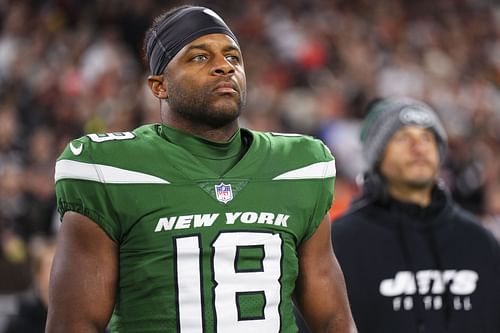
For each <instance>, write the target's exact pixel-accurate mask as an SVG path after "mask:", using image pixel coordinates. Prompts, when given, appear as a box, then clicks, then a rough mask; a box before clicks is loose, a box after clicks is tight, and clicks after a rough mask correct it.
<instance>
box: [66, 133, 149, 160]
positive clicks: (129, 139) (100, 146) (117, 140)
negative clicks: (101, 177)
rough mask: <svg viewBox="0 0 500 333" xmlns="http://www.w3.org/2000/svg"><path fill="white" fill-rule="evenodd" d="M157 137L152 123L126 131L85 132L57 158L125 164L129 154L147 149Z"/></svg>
mask: <svg viewBox="0 0 500 333" xmlns="http://www.w3.org/2000/svg"><path fill="white" fill-rule="evenodd" d="M157 137H158V136H157V135H156V132H155V127H154V125H145V126H142V127H139V128H137V129H135V130H133V131H126V132H110V133H92V134H87V135H84V136H82V137H80V138H77V139H74V140H72V141H71V142H69V143H68V144H67V145H66V147H65V149H64V151H63V152H62V153H61V155H60V156H59V158H58V160H74V161H79V162H88V163H107V164H110V163H111V164H114V163H119V164H122V163H125V164H127V163H126V161H127V160H130V159H131V157H132V156H131V154H132V155H134V154H136V153H141V152H142V153H144V152H145V151H148V150H149V149H148V147H151V144H152V143H153V142H154V141H155V140H156V139H157Z"/></svg>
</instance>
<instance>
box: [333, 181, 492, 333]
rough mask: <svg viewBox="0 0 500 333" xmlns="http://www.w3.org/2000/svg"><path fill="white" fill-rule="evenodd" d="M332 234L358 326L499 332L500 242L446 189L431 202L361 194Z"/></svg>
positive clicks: (416, 332) (389, 330) (366, 332)
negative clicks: (373, 198) (426, 204)
mask: <svg viewBox="0 0 500 333" xmlns="http://www.w3.org/2000/svg"><path fill="white" fill-rule="evenodd" d="M332 240H333V245H334V250H335V253H336V256H337V258H338V260H339V263H340V266H341V268H342V271H343V273H344V276H345V280H346V284H347V291H348V296H349V301H350V304H351V309H352V312H353V316H354V320H355V322H356V325H357V327H358V330H359V332H360V333H378V332H380V333H382V332H383V333H422V332H425V333H445V332H451V333H476V332H477V333H499V332H500V245H499V244H498V242H497V241H496V240H495V239H494V238H493V236H492V235H491V234H490V233H489V232H487V231H486V230H485V229H484V228H483V227H482V226H481V225H480V224H479V222H478V221H477V220H476V219H475V218H474V217H473V216H472V215H470V214H469V213H467V212H465V211H464V210H462V209H461V208H459V207H458V206H457V205H455V204H454V203H453V202H452V201H451V199H450V198H449V197H448V195H447V194H446V193H445V192H444V191H442V190H441V189H438V188H436V189H435V190H434V191H433V201H432V204H431V205H430V206H429V207H427V208H421V207H419V206H417V205H413V204H405V203H401V202H397V201H395V200H393V199H386V200H385V201H384V202H381V201H380V200H379V201H375V202H374V201H370V200H368V199H367V198H361V199H360V200H359V201H357V202H355V203H354V204H353V207H352V209H351V210H350V211H349V212H348V213H347V214H346V215H344V216H343V217H341V218H340V219H338V220H337V221H334V222H333V226H332Z"/></svg>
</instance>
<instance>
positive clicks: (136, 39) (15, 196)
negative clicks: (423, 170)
mask: <svg viewBox="0 0 500 333" xmlns="http://www.w3.org/2000/svg"><path fill="white" fill-rule="evenodd" d="M182 3H183V1H160V0H141V1H132V0H127V1H120V0H38V1H37V0H31V1H29V0H0V244H1V248H0V253H2V256H0V257H1V259H0V260H1V261H2V262H1V264H0V267H4V268H0V286H1V287H0V289H2V290H0V293H1V292H3V291H4V289H9V290H18V289H19V290H22V288H23V287H25V286H26V284H27V283H29V282H27V281H29V278H28V277H26V279H25V280H23V279H16V280H15V281H12V279H11V278H10V275H6V274H5V267H8V269H9V270H10V271H11V269H15V267H18V268H19V272H20V273H19V276H25V275H23V273H22V272H24V271H23V268H22V267H23V266H22V265H23V263H25V262H26V261H27V260H28V258H29V251H28V249H29V247H28V246H27V244H29V242H30V240H31V239H32V238H33V237H34V236H40V235H42V236H49V237H50V236H52V235H54V233H55V230H56V229H57V225H58V223H59V222H58V219H59V218H58V216H57V214H56V213H55V200H54V188H53V173H54V163H55V159H56V158H57V156H58V155H59V154H60V153H61V151H62V149H63V147H64V146H65V145H66V144H67V143H68V142H69V140H70V139H72V138H76V137H79V136H81V135H84V134H86V133H91V132H113V131H123V130H130V129H133V128H135V127H137V126H139V125H141V124H145V123H151V122H159V121H160V116H159V103H158V101H157V100H155V99H154V98H153V96H152V95H151V94H150V93H149V90H148V89H147V87H146V84H145V83H146V78H147V75H148V71H147V66H146V64H145V63H144V55H143V51H142V39H143V35H144V32H145V30H146V29H147V28H148V26H149V24H150V22H151V20H152V18H153V17H155V16H157V15H158V14H160V13H161V12H162V11H163V10H164V9H166V8H169V7H171V6H173V5H177V4H182ZM189 3H195V4H200V5H206V6H208V7H211V8H213V9H215V10H216V11H218V12H220V13H221V14H222V16H223V17H224V18H225V20H226V22H227V23H228V25H229V26H230V27H231V28H232V29H233V31H235V33H236V35H237V36H238V38H239V42H240V45H241V47H242V50H243V55H244V61H245V67H246V73H247V81H248V87H249V90H248V97H247V107H246V109H245V110H244V112H243V116H242V126H244V127H249V128H252V129H257V130H270V131H280V132H298V133H306V134H310V135H313V136H316V137H319V138H321V139H322V140H324V141H325V142H326V143H327V144H328V145H329V146H330V148H331V150H332V152H333V153H334V155H335V156H336V160H337V174H338V178H337V185H336V186H337V187H336V201H335V204H334V209H333V210H332V216H336V215H337V214H339V213H341V212H342V211H344V210H345V209H346V207H347V205H348V203H349V201H350V199H351V198H352V197H353V196H355V195H356V194H357V191H358V189H357V188H358V187H357V184H356V180H357V179H358V175H359V174H360V173H361V172H362V170H363V161H362V157H361V155H360V147H359V142H358V136H359V124H360V120H361V119H362V117H363V106H364V105H365V104H366V103H367V102H368V101H370V100H371V99H372V98H374V97H380V96H390V95H407V96H411V97H414V98H417V99H421V100H424V101H426V102H428V103H429V104H430V105H432V106H433V107H434V108H435V109H436V110H437V112H438V113H439V115H440V116H441V118H442V119H443V121H444V123H445V125H446V130H447V132H448V134H449V141H450V147H449V151H448V160H447V162H446V164H445V166H444V170H443V173H442V176H443V180H444V183H445V184H446V185H447V187H448V188H449V189H450V192H451V193H452V195H453V196H454V197H455V199H456V200H457V201H458V202H459V203H461V204H462V205H463V206H464V207H465V208H467V209H468V210H470V211H471V212H472V213H474V214H476V215H478V216H480V217H481V219H482V221H483V222H484V224H485V226H487V227H489V228H490V229H491V230H492V231H493V232H494V233H496V236H497V237H500V158H497V156H499V155H500V4H499V3H498V2H495V1H494V0H421V1H412V0H406V1H403V0H399V1H398V0H391V1H389V0H387V1H383V0H379V1H372V0H342V1H341V0H337V1H334V0H287V1H283V2H280V1H273V0H258V1H257V0H241V1H234V2H229V1H222V0H212V1H190V2H189ZM13 267H14V268H13Z"/></svg>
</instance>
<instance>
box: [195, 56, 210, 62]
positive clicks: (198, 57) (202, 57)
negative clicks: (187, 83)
mask: <svg viewBox="0 0 500 333" xmlns="http://www.w3.org/2000/svg"><path fill="white" fill-rule="evenodd" d="M207 59H208V57H207V56H206V55H203V54H198V55H197V56H194V57H193V58H192V59H191V60H192V61H196V62H202V61H205V60H207Z"/></svg>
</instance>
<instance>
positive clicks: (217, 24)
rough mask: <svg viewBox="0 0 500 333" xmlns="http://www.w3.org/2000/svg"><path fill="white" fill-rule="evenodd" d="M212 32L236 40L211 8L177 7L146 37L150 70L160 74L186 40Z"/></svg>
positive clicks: (184, 44)
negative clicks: (173, 12) (177, 8)
mask: <svg viewBox="0 0 500 333" xmlns="http://www.w3.org/2000/svg"><path fill="white" fill-rule="evenodd" d="M213 33H221V34H225V35H228V36H229V37H231V38H232V39H233V40H234V41H235V43H236V44H238V40H237V39H236V36H235V35H234V34H233V32H232V31H231V30H230V29H229V27H228V26H227V25H226V23H224V21H223V20H222V19H221V18H220V16H219V15H217V14H216V13H215V12H214V11H212V10H211V9H208V8H205V7H188V8H184V9H181V10H179V11H178V12H177V13H175V14H174V15H172V16H170V17H169V18H167V19H166V20H165V21H163V22H161V23H160V24H159V25H158V27H157V28H156V29H154V30H153V32H152V36H151V37H150V38H149V40H148V43H147V47H146V50H147V56H148V61H149V69H150V70H151V73H152V74H153V75H160V74H162V73H163V71H164V70H165V67H167V65H168V63H169V62H170V60H172V58H173V57H175V55H176V54H177V53H178V52H179V51H180V50H181V49H182V48H183V47H184V46H186V44H188V43H190V42H192V41H193V40H195V39H196V38H198V37H200V36H203V35H208V34H213ZM238 46H239V44H238Z"/></svg>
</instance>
